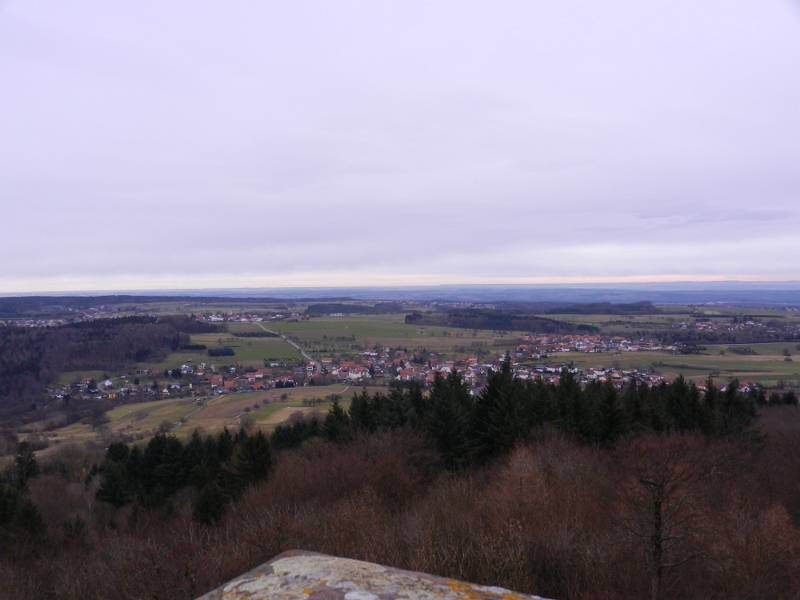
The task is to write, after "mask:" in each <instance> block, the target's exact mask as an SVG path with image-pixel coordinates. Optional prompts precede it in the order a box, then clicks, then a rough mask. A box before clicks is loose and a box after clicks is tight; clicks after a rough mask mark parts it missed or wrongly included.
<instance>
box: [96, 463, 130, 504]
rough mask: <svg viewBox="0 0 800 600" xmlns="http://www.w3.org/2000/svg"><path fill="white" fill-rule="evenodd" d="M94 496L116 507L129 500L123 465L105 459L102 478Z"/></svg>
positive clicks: (128, 488) (128, 487)
mask: <svg viewBox="0 0 800 600" xmlns="http://www.w3.org/2000/svg"><path fill="white" fill-rule="evenodd" d="M95 497H96V498H97V499H98V500H101V501H102V502H108V503H109V504H111V505H112V506H115V507H116V508H120V507H121V506H124V505H126V504H127V503H128V502H130V500H131V493H130V486H129V485H128V478H127V477H126V476H125V466H124V465H121V464H118V463H114V462H111V461H107V462H106V463H105V465H104V466H103V479H102V481H101V483H100V487H99V488H98V489H97V493H96V494H95Z"/></svg>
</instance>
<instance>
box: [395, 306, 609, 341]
mask: <svg viewBox="0 0 800 600" xmlns="http://www.w3.org/2000/svg"><path fill="white" fill-rule="evenodd" d="M405 322H406V324H408V325H420V326H436V327H458V328H462V329H492V330H498V331H528V332H531V333H553V334H562V335H563V334H570V333H582V334H587V333H596V332H597V331H599V330H598V329H597V327H594V326H592V325H584V324H578V325H576V324H573V323H567V322H565V321H557V320H555V319H549V318H546V317H539V316H536V315H533V314H529V313H527V312H524V311H519V310H502V309H492V308H455V309H448V310H447V311H446V312H437V313H430V312H426V313H421V312H413V313H411V314H410V315H407V316H406V319H405Z"/></svg>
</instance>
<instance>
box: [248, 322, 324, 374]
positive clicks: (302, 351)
mask: <svg viewBox="0 0 800 600" xmlns="http://www.w3.org/2000/svg"><path fill="white" fill-rule="evenodd" d="M258 326H259V327H261V329H263V330H264V331H266V332H267V333H272V334H274V335H277V336H280V337H282V338H283V340H284V341H285V342H289V343H290V344H291V345H292V346H294V348H295V349H296V350H297V351H298V352H299V353H300V354H302V355H303V358H305V359H306V360H307V361H308V362H310V363H311V364H312V365H314V370H315V371H316V372H317V373H322V365H321V364H319V363H318V362H317V361H315V360H314V359H313V358H311V357H310V356H309V355H308V354H306V353H305V351H304V350H303V349H302V348H301V347H300V345H299V344H295V343H294V342H293V341H292V340H290V339H289V338H288V337H286V336H285V335H283V334H282V333H279V332H277V331H272V330H271V329H268V328H266V327H264V325H263V323H258Z"/></svg>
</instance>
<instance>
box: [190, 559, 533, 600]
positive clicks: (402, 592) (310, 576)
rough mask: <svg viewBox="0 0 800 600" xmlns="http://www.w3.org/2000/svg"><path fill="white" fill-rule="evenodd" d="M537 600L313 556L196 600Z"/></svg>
mask: <svg viewBox="0 0 800 600" xmlns="http://www.w3.org/2000/svg"><path fill="white" fill-rule="evenodd" d="M259 598H270V599H272V600H300V599H306V598H308V599H309V600H395V599H398V600H399V599H403V598H407V599H409V600H410V599H412V598H413V599H419V600H499V599H501V598H502V599H505V600H541V599H540V598H539V597H538V596H527V595H525V594H518V593H516V592H512V591H509V590H506V589H504V588H499V587H488V586H483V585H475V584H473V583H465V582H463V581H456V580H455V579H447V578H444V577H435V576H433V575H427V574H425V573H414V572H412V571H403V570H401V569H394V568H391V567H383V566H381V565H376V564H374V563H368V562H363V561H360V560H352V559H349V558H337V557H335V556H326V555H324V554H316V553H314V552H303V551H299V550H292V551H289V552H284V553H283V554H280V555H278V556H276V557H275V558H273V559H272V560H271V561H269V562H267V563H264V564H263V565H261V566H260V567H257V568H255V569H253V570H252V571H250V572H249V573H245V574H244V575H242V576H240V577H237V578H236V579H234V580H232V581H229V582H228V583H226V584H225V585H223V586H222V587H219V588H217V589H216V590H214V591H212V592H209V593H208V594H206V595H205V596H203V597H202V598H201V599H200V600H256V599H259Z"/></svg>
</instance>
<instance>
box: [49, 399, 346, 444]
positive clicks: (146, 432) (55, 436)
mask: <svg viewBox="0 0 800 600" xmlns="http://www.w3.org/2000/svg"><path fill="white" fill-rule="evenodd" d="M360 389H361V388H354V387H352V386H347V385H331V386H320V387H314V386H309V387H300V388H287V389H274V390H269V391H267V392H254V393H237V394H225V395H221V396H215V397H205V398H175V399H167V400H157V401H152V402H143V403H139V404H123V405H120V406H117V407H116V408H114V409H112V410H110V411H108V413H106V414H107V416H108V418H109V423H107V424H106V425H104V426H103V427H102V428H99V429H93V428H92V427H91V426H90V425H88V424H82V423H73V424H72V425H69V426H67V427H63V428H61V429H56V430H55V431H53V432H50V433H49V436H48V439H49V441H50V444H51V445H50V449H52V448H54V447H57V446H58V445H59V444H62V443H70V442H85V441H98V440H101V439H104V438H107V437H108V436H109V435H110V434H113V433H122V434H127V435H130V436H132V437H134V438H143V439H144V438H147V437H150V436H151V435H153V434H154V433H155V432H156V431H157V430H158V428H159V425H161V424H162V423H164V422H165V421H167V422H169V423H171V424H172V427H171V428H170V431H171V432H172V433H175V434H177V435H179V436H184V435H189V434H190V433H191V432H192V431H194V430H195V429H200V430H203V431H214V430H218V429H222V428H223V427H225V426H229V427H231V428H232V429H236V428H238V426H239V421H240V420H241V418H242V416H243V415H245V414H249V415H250V416H251V417H252V418H253V420H254V421H255V425H254V426H255V427H256V428H257V429H262V430H264V431H268V430H271V429H274V428H275V427H276V426H277V425H278V424H280V423H281V422H285V421H286V420H288V419H289V417H290V415H291V413H292V412H296V411H306V412H307V411H311V410H318V411H320V412H322V413H325V412H327V410H328V408H329V407H330V403H329V402H324V403H322V404H319V405H315V406H311V407H304V406H303V400H305V399H310V398H323V399H324V398H326V397H327V396H329V395H331V394H338V395H340V396H341V397H342V400H341V402H342V405H343V406H344V407H345V408H347V406H349V403H350V398H351V396H352V394H353V393H354V392H357V391H359V390H360ZM284 394H286V396H288V398H287V399H286V400H285V401H284V400H282V399H281V396H283V395H284ZM48 450H49V449H45V450H42V451H40V452H41V453H43V455H44V454H46V453H47V452H48Z"/></svg>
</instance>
